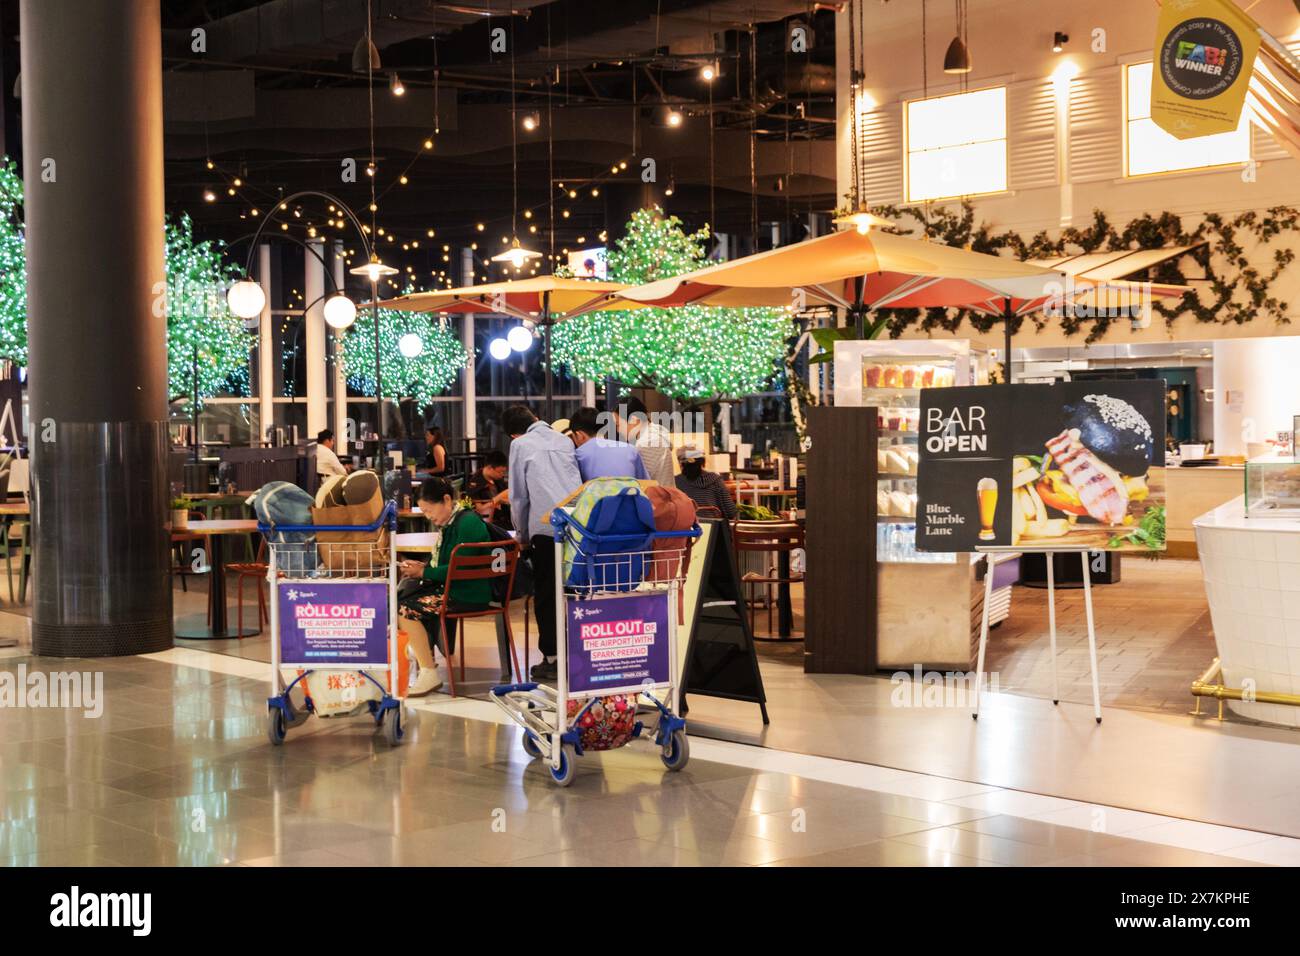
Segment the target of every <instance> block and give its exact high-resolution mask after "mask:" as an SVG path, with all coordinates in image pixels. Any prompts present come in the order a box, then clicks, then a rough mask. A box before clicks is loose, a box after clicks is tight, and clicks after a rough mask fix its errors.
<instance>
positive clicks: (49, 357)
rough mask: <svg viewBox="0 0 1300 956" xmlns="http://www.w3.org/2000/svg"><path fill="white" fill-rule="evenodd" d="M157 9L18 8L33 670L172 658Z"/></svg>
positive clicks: (34, 0) (147, 5) (26, 1)
mask: <svg viewBox="0 0 1300 956" xmlns="http://www.w3.org/2000/svg"><path fill="white" fill-rule="evenodd" d="M158 6H159V5H158V3H157V2H156V0H20V4H19V23H20V27H21V31H22V34H21V38H22V73H23V100H22V113H23V161H24V170H23V172H24V180H25V181H26V189H27V193H26V213H27V237H28V238H27V309H28V317H29V323H28V330H29V331H28V334H29V337H30V347H31V361H30V366H29V372H30V382H31V422H32V429H31V446H32V519H33V525H34V535H33V551H34V556H33V568H34V583H35V595H34V599H33V601H34V603H33V609H32V644H33V648H34V650H35V652H36V653H37V654H44V655H52V656H59V657H103V656H109V655H115V654H139V653H145V652H149V651H158V650H163V649H166V648H168V647H170V646H171V644H172V591H171V579H170V574H169V557H168V544H169V534H168V529H167V527H166V521H167V493H168V488H167V454H168V438H167V421H166V414H167V355H166V320H165V315H164V312H163V310H162V309H161V308H157V309H156V308H155V302H156V301H158V300H159V297H160V295H161V294H162V292H163V289H164V280H165V276H164V265H163V150H162V59H161V50H162V34H161V28H160V23H159V9H158Z"/></svg>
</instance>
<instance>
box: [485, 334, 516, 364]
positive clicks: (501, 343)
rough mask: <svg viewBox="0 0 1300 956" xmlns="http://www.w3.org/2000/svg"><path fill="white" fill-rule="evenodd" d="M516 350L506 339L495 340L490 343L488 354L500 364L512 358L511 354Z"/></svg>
mask: <svg viewBox="0 0 1300 956" xmlns="http://www.w3.org/2000/svg"><path fill="white" fill-rule="evenodd" d="M513 351H514V350H513V349H512V348H510V343H509V342H507V341H506V340H505V339H493V340H492V341H491V342H489V343H488V354H489V355H491V356H492V357H493V358H494V359H496V360H497V361H498V362H504V361H505V360H506V359H508V358H510V353H511V352H513Z"/></svg>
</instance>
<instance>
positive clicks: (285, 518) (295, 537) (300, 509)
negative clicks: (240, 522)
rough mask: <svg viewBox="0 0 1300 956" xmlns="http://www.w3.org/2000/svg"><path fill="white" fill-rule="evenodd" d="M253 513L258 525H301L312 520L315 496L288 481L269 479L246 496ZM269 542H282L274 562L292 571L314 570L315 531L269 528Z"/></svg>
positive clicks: (267, 538) (308, 523)
mask: <svg viewBox="0 0 1300 956" xmlns="http://www.w3.org/2000/svg"><path fill="white" fill-rule="evenodd" d="M248 503H249V504H250V505H252V507H253V513H254V514H256V515H257V520H258V521H260V522H262V524H266V525H272V526H289V527H292V526H295V525H296V526H299V527H301V526H304V525H310V524H311V523H312V518H311V509H312V505H314V504H315V503H316V501H315V499H314V498H312V496H311V495H309V494H307V492H305V491H303V490H302V489H301V488H299V487H298V486H297V485H295V484H293V483H292V482H288V481H270V482H267V483H266V484H264V485H263V486H262V487H261V488H258V489H257V491H255V492H253V496H252V497H251V498H249V499H248ZM266 540H267V542H268V543H270V544H274V545H282V546H283V547H280V548H279V554H278V556H277V562H278V563H279V564H280V565H281V566H282V568H281V569H282V570H284V571H288V572H290V573H292V574H297V573H300V572H305V571H314V570H315V569H316V533H315V532H314V531H272V532H270V533H269V534H267V536H266Z"/></svg>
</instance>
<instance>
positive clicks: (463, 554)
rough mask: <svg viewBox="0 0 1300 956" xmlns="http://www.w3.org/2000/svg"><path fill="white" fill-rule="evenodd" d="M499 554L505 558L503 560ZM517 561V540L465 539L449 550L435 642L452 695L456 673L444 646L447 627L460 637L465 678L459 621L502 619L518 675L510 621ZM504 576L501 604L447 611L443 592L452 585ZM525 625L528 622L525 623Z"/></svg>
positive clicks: (462, 676)
mask: <svg viewBox="0 0 1300 956" xmlns="http://www.w3.org/2000/svg"><path fill="white" fill-rule="evenodd" d="M502 557H504V558H505V560H504V561H502V560H501V559H502ZM518 563H519V542H518V541H468V542H466V543H464V544H458V545H456V547H455V548H454V549H453V550H452V552H451V558H450V559H449V561H448V563H447V583H446V586H445V587H444V588H443V595H444V597H443V602H444V610H443V614H442V618H443V623H442V624H441V625H440V626H439V627H438V644H439V646H440V647H441V648H442V656H443V658H444V659H445V660H446V661H447V677H448V679H449V681H450V685H451V695H452V696H453V697H455V696H456V673H455V670H456V669H455V666H454V665H453V663H452V655H451V653H449V652H448V649H447V626H448V622H451V626H452V627H453V628H455V629H456V630H455V631H454V632H453V633H457V634H458V636H459V638H460V640H459V644H460V679H461V681H462V682H463V681H464V680H465V628H464V626H463V625H462V623H461V622H462V621H466V620H471V619H474V618H487V617H500V618H501V619H502V620H503V621H504V626H505V631H506V641H507V642H508V643H509V645H510V658H511V661H512V663H513V664H514V668H515V674H516V675H520V679H523V678H522V672H521V671H520V670H519V654H518V652H517V651H516V650H515V634H514V628H513V627H511V624H510V591H511V589H512V588H513V587H514V583H515V567H516V566H517V565H518ZM494 579H504V580H505V583H506V588H505V591H506V596H505V599H504V600H503V601H501V602H500V603H492V604H489V605H488V606H487V607H486V608H483V609H481V610H475V611H447V610H446V608H445V602H446V600H447V598H446V595H450V594H452V593H453V590H452V588H453V587H454V585H455V584H456V583H457V582H459V581H492V580H494ZM525 626H527V625H525Z"/></svg>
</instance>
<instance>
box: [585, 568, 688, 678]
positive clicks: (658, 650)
mask: <svg viewBox="0 0 1300 956" xmlns="http://www.w3.org/2000/svg"><path fill="white" fill-rule="evenodd" d="M565 619H566V620H567V621H568V628H567V630H568V645H567V647H568V659H569V660H568V671H569V693H570V694H584V693H592V692H596V693H599V692H601V691H604V690H613V689H615V688H620V687H621V688H626V687H640V686H641V685H642V684H645V683H646V682H647V681H648V682H650V683H654V684H666V683H668V682H669V681H670V679H671V675H670V671H669V661H668V592H666V591H655V592H649V593H645V594H626V595H618V596H616V597H598V598H591V599H589V600H584V601H577V600H573V599H572V598H570V599H569V601H568V607H567V613H566V615H565Z"/></svg>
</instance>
